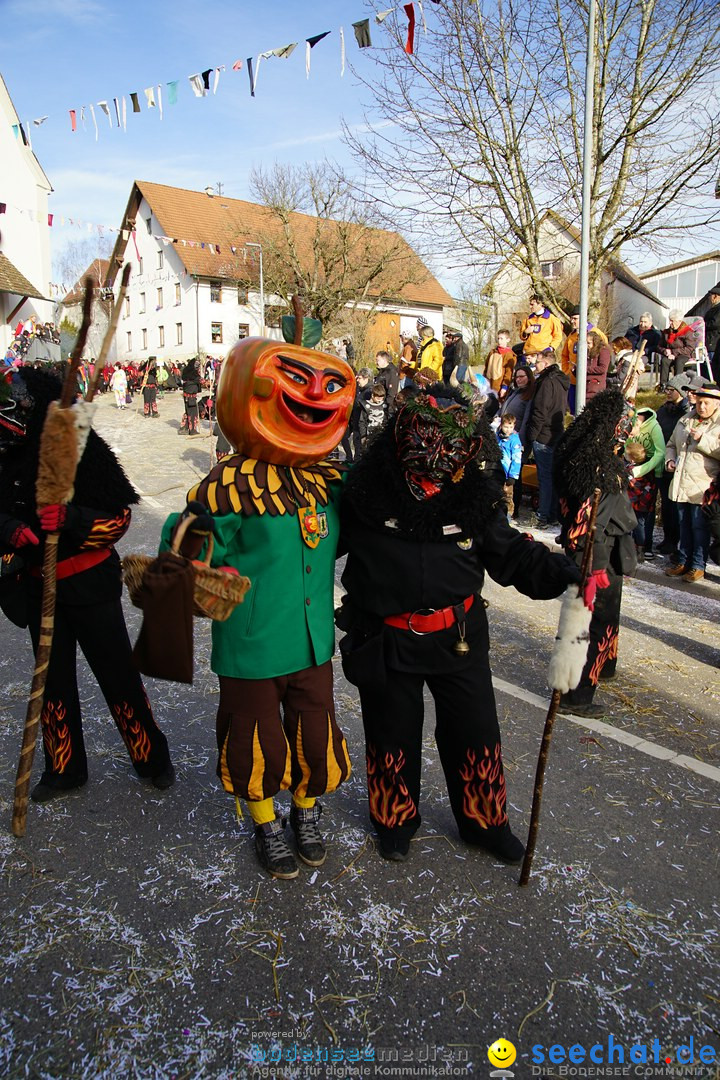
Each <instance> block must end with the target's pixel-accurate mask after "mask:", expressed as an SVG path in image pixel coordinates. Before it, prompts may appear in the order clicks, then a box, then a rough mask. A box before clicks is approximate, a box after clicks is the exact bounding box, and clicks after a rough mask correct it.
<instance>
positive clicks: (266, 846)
mask: <svg viewBox="0 0 720 1080" xmlns="http://www.w3.org/2000/svg"><path fill="white" fill-rule="evenodd" d="M284 828H285V821H284V820H283V821H278V819H277V818H275V819H274V820H273V821H268V822H266V824H265V825H256V826H255V853H256V855H257V857H258V859H259V860H260V865H261V866H264V867H265V869H266V870H267V872H268V873H269V874H270V876H271V877H274V878H283V879H285V880H289V879H290V878H296V877H297V876H298V874H299V873H300V871H299V870H298V868H297V863H296V862H295V856H294V855H293V853H292V851H291V850H290V848H289V847H288V843H287V840H286V839H285V836H284V834H283V829H284Z"/></svg>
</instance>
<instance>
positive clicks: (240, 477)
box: [187, 454, 346, 517]
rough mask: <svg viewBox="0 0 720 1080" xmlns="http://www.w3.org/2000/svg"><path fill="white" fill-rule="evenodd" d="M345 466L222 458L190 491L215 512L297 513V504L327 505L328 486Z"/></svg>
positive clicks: (237, 456)
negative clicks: (288, 463) (302, 466)
mask: <svg viewBox="0 0 720 1080" xmlns="http://www.w3.org/2000/svg"><path fill="white" fill-rule="evenodd" d="M345 471H346V470H345V467H344V466H343V465H337V464H335V463H334V462H331V461H319V462H318V463H317V464H316V465H307V466H305V467H304V468H300V467H291V466H289V465H271V464H270V462H268V461H258V460H256V459H255V458H249V457H246V456H245V455H244V454H233V455H232V456H231V457H227V458H223V460H222V461H220V462H218V464H217V465H216V466H215V468H214V469H212V470H211V472H209V473H208V475H207V476H206V477H205V479H204V480H201V481H200V483H199V484H196V485H195V487H193V488H191V489H190V491H189V492H188V496H187V497H188V502H191V501H192V500H194V499H198V500H199V501H200V502H201V503H203V504H204V505H205V506H207V507H208V509H209V510H210V512H211V513H213V514H233V513H235V514H244V515H245V516H246V517H251V516H252V515H254V514H268V515H269V516H270V517H277V516H278V515H283V514H289V515H290V516H294V515H295V514H297V510H298V507H312V506H316V505H317V506H327V504H328V502H329V501H330V491H329V486H330V484H331V483H337V482H339V481H340V480H341V479H342V476H343V473H344V472H345Z"/></svg>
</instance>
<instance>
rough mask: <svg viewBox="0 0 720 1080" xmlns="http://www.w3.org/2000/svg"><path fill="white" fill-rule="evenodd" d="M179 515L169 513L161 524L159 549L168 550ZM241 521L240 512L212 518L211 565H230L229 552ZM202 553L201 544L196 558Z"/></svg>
mask: <svg viewBox="0 0 720 1080" xmlns="http://www.w3.org/2000/svg"><path fill="white" fill-rule="evenodd" d="M179 517H180V514H170V516H169V517H168V518H167V520H166V522H165V524H164V525H163V527H162V533H161V534H160V549H159V550H160V551H169V550H170V539H171V537H172V532H173V529H174V528H175V525H176V523H177V521H178V518H179ZM242 521H243V518H242V515H241V514H221V515H218V516H216V517H214V518H213V522H214V525H215V543H214V545H213V554H212V559H211V560H210V565H211V566H228V565H232V560H231V559H230V552H231V549H232V547H233V545H234V541H235V537H236V536H237V534H238V532H239V531H240V528H241V526H242ZM204 554H205V547H204V545H203V549H202V551H201V552H200V554H199V556H198V558H200V559H202V558H203V557H204Z"/></svg>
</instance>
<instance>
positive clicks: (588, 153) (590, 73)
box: [575, 0, 595, 416]
mask: <svg viewBox="0 0 720 1080" xmlns="http://www.w3.org/2000/svg"><path fill="white" fill-rule="evenodd" d="M594 88H595V0H589V4H588V27H587V61H586V67H585V126H584V131H583V168H582V230H581V243H580V322H579V324H578V342H577V363H576V365H575V383H576V386H575V415H576V416H578V415H579V414H580V413H581V412H582V410H583V407H584V405H585V386H586V381H587V321H588V318H587V316H588V292H589V288H588V286H589V277H590V273H589V264H590V213H591V206H590V185H591V182H592V173H593V160H592V135H593V107H594V97H593V94H594Z"/></svg>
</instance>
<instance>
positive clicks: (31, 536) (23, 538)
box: [10, 525, 40, 548]
mask: <svg viewBox="0 0 720 1080" xmlns="http://www.w3.org/2000/svg"><path fill="white" fill-rule="evenodd" d="M39 543H40V541H39V540H38V538H37V536H36V535H35V533H34V532H33V531H32V529H31V528H30V526H29V525H20V526H19V527H18V528H17V529H16V530H15V532H14V533H13V534H12V539H11V540H10V546H11V547H14V548H23V547H28V545H29V544H39Z"/></svg>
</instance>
